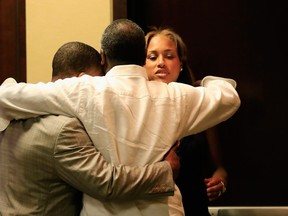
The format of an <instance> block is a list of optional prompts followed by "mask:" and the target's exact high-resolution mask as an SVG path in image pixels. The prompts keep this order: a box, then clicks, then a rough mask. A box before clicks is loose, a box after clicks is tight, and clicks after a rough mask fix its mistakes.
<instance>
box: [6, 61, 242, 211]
mask: <svg viewBox="0 0 288 216" xmlns="http://www.w3.org/2000/svg"><path fill="white" fill-rule="evenodd" d="M202 85H203V87H192V86H189V85H185V84H181V83H175V82H172V83H169V84H166V83H163V82H159V81H148V78H147V74H146V71H145V69H144V68H143V67H140V66H137V65H123V66H116V67H113V68H112V69H111V70H110V71H109V72H108V73H107V74H106V75H105V76H103V77H90V76H82V77H80V78H67V79H64V80H58V81H56V82H54V83H53V82H50V83H47V84H44V83H37V84H26V83H20V84H17V85H16V84H13V83H11V84H9V83H8V84H4V85H2V86H1V87H0V127H2V128H0V130H3V129H5V126H6V124H7V122H9V121H10V120H12V119H21V118H28V117H33V116H36V115H43V114H48V113H53V114H63V115H68V116H76V117H77V118H79V119H80V121H82V123H83V125H84V126H85V128H86V130H87V133H88V134H89V136H90V137H91V139H92V141H93V143H94V144H95V145H97V148H98V149H99V151H100V152H101V153H102V154H103V156H104V157H105V159H106V160H107V161H112V162H114V163H116V164H120V163H121V164H126V165H130V166H133V165H137V166H143V165H145V164H147V163H152V162H155V161H160V160H162V159H163V157H164V155H165V153H166V152H167V151H168V150H169V149H170V148H171V146H172V145H173V144H174V143H175V142H176V140H178V139H181V138H182V137H185V136H188V135H191V134H196V133H199V132H201V131H203V130H206V129H208V128H210V127H212V126H214V125H216V124H218V123H220V122H222V121H225V120H227V119H228V118H230V117H231V116H232V115H233V114H234V113H235V112H236V111H237V110H238V108H239V106H240V99H239V96H238V94H237V92H236V90H235V87H236V82H235V81H234V80H232V79H225V78H220V77H212V76H208V77H205V78H204V79H203V80H202ZM171 198H172V199H171ZM168 200H169V201H168ZM168 202H169V208H168ZM168 211H169V213H170V214H169V215H177V216H178V215H183V207H182V202H181V195H180V193H179V190H178V189H177V188H176V191H175V195H174V196H173V197H169V199H168V198H167V197H163V198H161V199H160V198H159V199H151V200H135V201H134V202H127V201H125V200H123V202H110V201H103V200H96V199H94V198H91V197H89V196H88V195H85V196H84V207H83V211H82V215H97V216H98V215H103V216H104V215H105V216H106V215H121V216H122V215H123V216H130V215H131V216H137V215H147V216H151V215H157V216H162V215H163V216H164V215H165V216H166V215H168Z"/></svg>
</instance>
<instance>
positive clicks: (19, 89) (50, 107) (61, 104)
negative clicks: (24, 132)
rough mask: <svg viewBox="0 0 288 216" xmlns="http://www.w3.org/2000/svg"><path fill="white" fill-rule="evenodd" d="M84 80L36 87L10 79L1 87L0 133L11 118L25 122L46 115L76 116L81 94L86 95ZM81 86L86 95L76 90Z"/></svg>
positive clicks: (72, 79)
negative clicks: (27, 119) (24, 120)
mask: <svg viewBox="0 0 288 216" xmlns="http://www.w3.org/2000/svg"><path fill="white" fill-rule="evenodd" d="M87 77H88V76H83V78H82V77H81V78H77V77H73V78H67V79H64V80H57V81H56V82H49V83H42V82H39V83H36V84H32V83H16V81H15V80H14V81H13V79H12V78H8V79H7V80H5V81H4V82H3V84H2V85H1V86H0V131H3V130H5V129H6V128H7V126H8V124H9V122H10V121H11V120H13V119H16V120H17V119H26V118H31V117H36V116H39V115H46V114H49V113H53V114H61V115H66V116H75V117H79V116H78V109H80V108H81V107H82V104H81V101H82V102H83V100H82V98H83V97H82V95H83V94H85V93H86V92H87V91H88V92H89V87H90V85H88V84H87V79H86V78H87ZM81 86H85V87H87V88H82V89H84V91H85V90H86V92H83V91H80V90H79V89H81ZM33 104H37V106H34V105H33ZM77 105H79V106H77Z"/></svg>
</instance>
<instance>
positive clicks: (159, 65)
mask: <svg viewBox="0 0 288 216" xmlns="http://www.w3.org/2000/svg"><path fill="white" fill-rule="evenodd" d="M164 66H165V62H164V60H163V58H159V60H158V67H161V68H162V67H164Z"/></svg>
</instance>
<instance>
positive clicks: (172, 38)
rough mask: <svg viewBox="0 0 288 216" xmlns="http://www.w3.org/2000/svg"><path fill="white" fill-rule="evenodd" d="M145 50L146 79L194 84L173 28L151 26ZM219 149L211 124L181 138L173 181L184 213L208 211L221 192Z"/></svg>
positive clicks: (223, 177)
mask: <svg viewBox="0 0 288 216" xmlns="http://www.w3.org/2000/svg"><path fill="white" fill-rule="evenodd" d="M146 50H147V56H146V64H145V68H146V70H147V74H148V78H149V79H150V80H159V81H162V82H166V83H170V82H181V83H185V84H189V85H197V81H195V78H194V75H193V73H192V70H191V68H190V66H189V63H188V52H187V47H186V45H185V43H184V42H183V40H182V38H181V37H180V36H179V35H178V34H177V33H176V32H175V31H174V30H172V29H170V28H155V27H153V29H152V30H151V31H150V32H148V33H147V34H146ZM219 152H220V151H219V147H218V138H217V133H216V128H215V127H214V128H210V129H208V130H207V131H204V132H202V133H199V134H196V135H191V136H188V137H185V138H183V139H182V140H181V144H180V147H179V151H178V154H179V156H180V158H181V169H180V174H179V176H178V178H177V179H176V184H177V186H178V187H179V189H180V192H181V194H182V199H183V205H184V210H185V215H186V216H190V215H197V216H207V215H210V214H209V211H208V205H209V201H212V200H215V199H217V198H219V197H220V196H221V195H222V194H223V193H224V192H225V190H226V187H225V185H226V184H227V171H226V170H225V168H224V167H223V165H222V163H221V157H220V153H219ZM208 162H210V163H208ZM211 168H212V171H211Z"/></svg>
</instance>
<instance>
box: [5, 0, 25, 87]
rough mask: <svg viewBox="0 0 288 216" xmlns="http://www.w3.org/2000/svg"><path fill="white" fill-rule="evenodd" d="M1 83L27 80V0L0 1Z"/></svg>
mask: <svg viewBox="0 0 288 216" xmlns="http://www.w3.org/2000/svg"><path fill="white" fill-rule="evenodd" d="M0 32H1V34H0V71H1V72H0V83H2V82H3V81H4V80H5V79H6V78H8V77H14V78H15V79H16V80H17V81H18V82H20V81H26V22H25V1H21V0H11V1H0Z"/></svg>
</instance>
